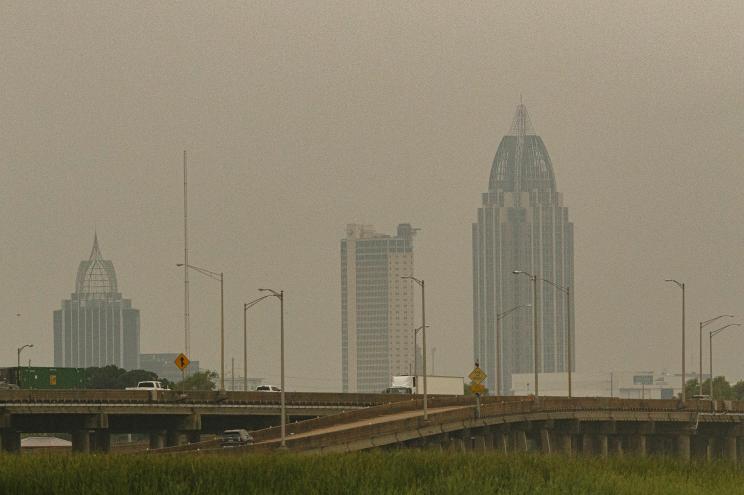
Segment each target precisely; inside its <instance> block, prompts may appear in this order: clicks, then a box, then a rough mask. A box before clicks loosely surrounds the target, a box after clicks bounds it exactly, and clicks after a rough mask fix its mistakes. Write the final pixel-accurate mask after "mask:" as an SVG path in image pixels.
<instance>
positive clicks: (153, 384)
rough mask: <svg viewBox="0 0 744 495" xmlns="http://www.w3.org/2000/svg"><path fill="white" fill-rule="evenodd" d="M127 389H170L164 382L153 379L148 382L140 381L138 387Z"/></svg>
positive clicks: (128, 388)
mask: <svg viewBox="0 0 744 495" xmlns="http://www.w3.org/2000/svg"><path fill="white" fill-rule="evenodd" d="M125 390H163V391H165V390H170V389H169V388H167V387H164V386H163V384H162V383H160V382H158V381H152V380H148V381H146V382H139V383H137V386H136V387H127V388H126V389H125Z"/></svg>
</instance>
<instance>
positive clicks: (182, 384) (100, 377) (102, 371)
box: [85, 364, 218, 390]
mask: <svg viewBox="0 0 744 495" xmlns="http://www.w3.org/2000/svg"><path fill="white" fill-rule="evenodd" d="M85 375H86V387H87V388H92V389H124V388H127V387H136V386H137V383H139V382H146V381H156V380H157V381H159V382H161V383H162V384H163V386H164V387H167V388H169V389H171V390H214V389H215V388H217V376H218V375H217V373H216V372H214V371H210V370H206V371H200V372H199V373H193V374H191V375H189V376H187V377H186V379H185V380H183V381H178V382H171V381H170V380H167V379H165V378H160V377H158V375H157V373H154V372H152V371H147V370H129V371H127V370H125V369H123V368H119V367H118V366H116V365H113V364H111V365H108V366H103V367H100V368H99V367H91V368H86V369H85Z"/></svg>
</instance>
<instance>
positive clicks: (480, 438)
mask: <svg viewBox="0 0 744 495" xmlns="http://www.w3.org/2000/svg"><path fill="white" fill-rule="evenodd" d="M473 450H475V451H476V452H485V451H486V436H485V435H475V437H474V438H473Z"/></svg>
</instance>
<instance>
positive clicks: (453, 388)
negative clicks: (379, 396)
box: [385, 375, 465, 395]
mask: <svg viewBox="0 0 744 495" xmlns="http://www.w3.org/2000/svg"><path fill="white" fill-rule="evenodd" d="M464 384H465V381H464V379H463V378H462V377H461V376H438V375H427V376H426V393H427V394H431V395H464V394H465V389H464ZM385 392H386V393H391V394H423V393H424V377H423V375H417V376H412V375H400V376H394V377H393V380H392V383H391V384H390V387H389V388H388V389H386V390H385Z"/></svg>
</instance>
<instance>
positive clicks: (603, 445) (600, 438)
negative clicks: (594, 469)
mask: <svg viewBox="0 0 744 495" xmlns="http://www.w3.org/2000/svg"><path fill="white" fill-rule="evenodd" d="M608 453H609V449H608V442H607V435H604V434H602V435H597V454H599V455H600V456H602V457H607V454H608Z"/></svg>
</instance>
